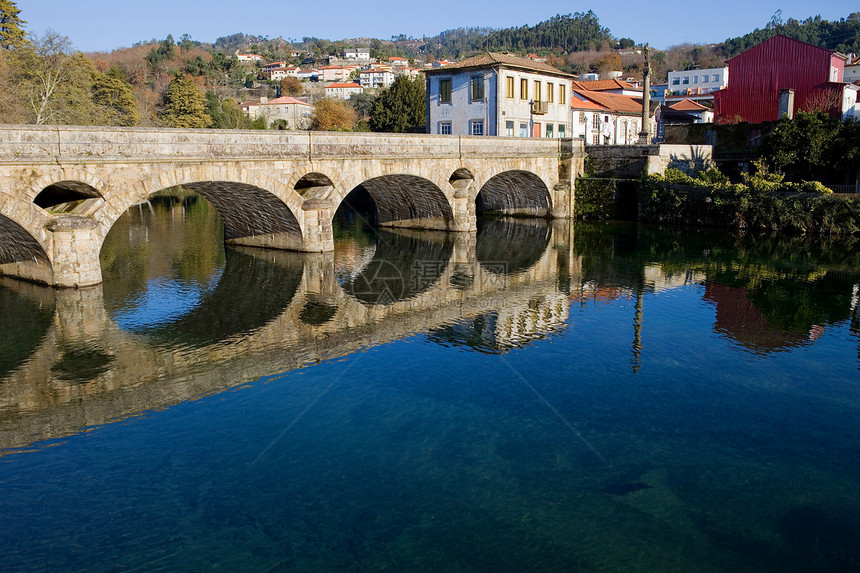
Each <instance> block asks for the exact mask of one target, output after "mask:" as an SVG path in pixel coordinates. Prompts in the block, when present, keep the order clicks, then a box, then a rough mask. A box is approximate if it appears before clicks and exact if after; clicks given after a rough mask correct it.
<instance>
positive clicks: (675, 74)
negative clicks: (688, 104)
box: [664, 67, 729, 105]
mask: <svg viewBox="0 0 860 573" xmlns="http://www.w3.org/2000/svg"><path fill="white" fill-rule="evenodd" d="M667 83H668V85H667V88H666V96H665V100H664V101H665V103H666V104H667V105H672V104H675V103H678V102H679V101H682V100H685V99H689V100H692V101H696V102H699V103H702V102H706V101H707V102H712V101H714V92H716V91H719V90H721V89H724V88H725V87H726V86H727V85H729V68H728V67H722V68H707V69H703V70H684V71H672V72H669V78H668V82H667Z"/></svg>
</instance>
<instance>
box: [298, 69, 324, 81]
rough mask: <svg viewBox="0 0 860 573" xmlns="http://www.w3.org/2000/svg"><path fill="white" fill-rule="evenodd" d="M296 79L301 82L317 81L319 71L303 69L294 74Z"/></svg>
mask: <svg viewBox="0 0 860 573" xmlns="http://www.w3.org/2000/svg"><path fill="white" fill-rule="evenodd" d="M296 77H297V78H299V79H300V80H302V81H317V80H318V79H319V77H320V72H319V70H315V69H313V68H305V69H302V70H298V71H297V72H296Z"/></svg>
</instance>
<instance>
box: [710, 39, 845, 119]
mask: <svg viewBox="0 0 860 573" xmlns="http://www.w3.org/2000/svg"><path fill="white" fill-rule="evenodd" d="M831 63H832V64H833V65H835V66H836V67H837V68H838V70H839V72H838V79H839V81H841V80H842V70H843V69H844V62H843V61H842V60H841V59H840V58H838V57H835V56H833V52H832V51H830V50H825V49H823V48H819V47H817V46H813V45H811V44H807V43H805V42H800V41H798V40H794V39H792V38H788V37H787V36H774V37H773V38H771V39H769V40H767V41H765V42H762V43H761V44H759V45H758V46H754V47H752V48H750V49H749V50H747V51H746V52H744V53H742V54H739V55H737V56H735V57H734V58H732V59H730V60H729V61H728V65H729V85H728V87H727V88H725V89H723V90H720V91H719V92H715V93H714V113H715V115H716V119H717V121H723V122H734V121H735V120H738V119H739V120H740V121H749V122H751V123H759V122H762V121H774V120H777V119H779V118H778V116H777V114H778V109H779V91H780V90H783V89H794V106H795V112H797V111H805V110H808V109H809V106H810V104H812V103H813V102H815V101H821V100H822V99H823V98H824V97H825V96H824V95H823V94H827V93H830V92H835V91H839V93H840V94H841V88H840V87H839V86H838V85H834V84H828V81H829V80H830V67H831ZM831 97H832V96H831Z"/></svg>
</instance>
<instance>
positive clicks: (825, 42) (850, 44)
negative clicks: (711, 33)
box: [723, 11, 860, 58]
mask: <svg viewBox="0 0 860 573" xmlns="http://www.w3.org/2000/svg"><path fill="white" fill-rule="evenodd" d="M777 34H784V35H786V36H788V37H790V38H794V39H796V40H801V41H803V42H808V43H810V44H814V45H816V46H819V47H822V48H827V49H828V50H836V51H837V52H842V53H843V54H847V53H854V54H857V53H860V12H854V13H853V14H851V15H849V16H848V17H847V18H842V19H840V20H838V21H829V20H822V19H821V16H815V17H814V18H807V19H806V20H804V21H802V22H801V21H799V20H795V19H794V18H789V20H788V21H787V22H783V21H782V15H781V12H780V11H777V13H776V14H774V16H773V18H772V19H771V21H770V22H769V23H768V24H767V26H765V27H764V28H763V29H759V28H756V29H755V30H754V31H752V32H750V33H749V34H746V35H743V36H741V37H739V38H729V39H728V40H726V41H725V42H724V43H723V52H724V54H725V57H726V58H732V57H734V56H736V55H738V54H740V53H741V52H743V51H746V50H749V49H750V48H752V47H753V46H755V45H757V44H761V43H762V42H764V41H765V40H767V39H769V38H772V37H773V36H776V35H777Z"/></svg>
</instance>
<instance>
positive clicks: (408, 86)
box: [370, 76, 427, 133]
mask: <svg viewBox="0 0 860 573" xmlns="http://www.w3.org/2000/svg"><path fill="white" fill-rule="evenodd" d="M426 109H427V108H426V102H425V93H424V82H423V81H422V80H420V79H415V80H411V79H409V78H407V77H406V76H399V77H398V78H397V79H395V80H394V83H393V84H391V86H389V88H388V89H386V90H383V91H382V93H380V94H379V97H377V98H376V101H375V102H374V104H373V113H371V115H370V129H371V130H372V131H387V132H395V133H402V132H404V131H408V130H411V129H415V128H418V127H421V126H424V125H425V123H426V121H427V118H426V117H425V113H426Z"/></svg>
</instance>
